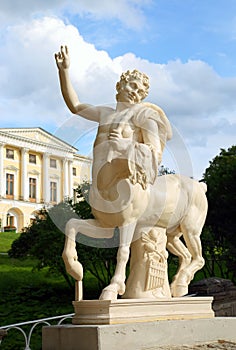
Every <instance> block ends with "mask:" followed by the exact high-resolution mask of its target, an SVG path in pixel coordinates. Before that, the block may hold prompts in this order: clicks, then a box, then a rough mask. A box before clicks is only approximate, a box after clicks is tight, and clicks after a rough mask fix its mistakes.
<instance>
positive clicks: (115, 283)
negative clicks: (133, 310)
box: [99, 222, 136, 300]
mask: <svg viewBox="0 0 236 350" xmlns="http://www.w3.org/2000/svg"><path fill="white" fill-rule="evenodd" d="M135 226H136V222H133V223H131V224H127V225H125V226H122V227H120V245H119V248H118V252H117V264H116V269H115V273H114V276H113V277H112V279H111V283H110V284H109V285H108V286H107V287H106V288H104V289H103V291H102V293H101V295H100V298H99V299H100V300H115V299H117V294H119V295H123V294H124V293H125V279H126V266H127V263H128V260H129V255H130V245H131V242H132V239H133V236H134V230H135Z"/></svg>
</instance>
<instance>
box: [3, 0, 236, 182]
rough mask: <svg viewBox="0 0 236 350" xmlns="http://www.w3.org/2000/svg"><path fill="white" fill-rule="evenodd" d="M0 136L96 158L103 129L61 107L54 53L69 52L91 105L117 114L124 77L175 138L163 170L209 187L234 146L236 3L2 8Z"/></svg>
mask: <svg viewBox="0 0 236 350" xmlns="http://www.w3.org/2000/svg"><path fill="white" fill-rule="evenodd" d="M0 29H1V32H0V74H1V79H0V122H1V123H0V124H1V125H0V127H19V126H22V127H30V126H40V127H42V128H44V129H46V130H47V131H49V132H51V133H54V134H56V135H57V136H59V137H62V138H64V139H66V141H68V142H70V143H72V144H73V145H75V146H76V147H77V148H79V150H80V153H83V154H85V155H90V152H91V147H92V142H93V138H94V133H95V130H96V125H95V124H91V123H87V122H86V121H84V120H82V119H79V118H78V117H73V116H72V115H71V114H70V112H69V111H68V110H67V108H66V107H65V105H64V102H63V100H62V97H61V94H60V89H59V84H58V76H57V69H56V66H55V62H54V58H53V55H54V52H56V51H57V50H58V49H59V47H60V45H61V44H67V45H68V46H69V49H70V55H71V77H72V80H73V84H74V85H75V88H76V91H77V92H78V95H79V97H80V99H81V101H83V102H88V103H93V104H113V103H114V101H115V89H114V87H115V83H116V81H117V80H118V78H119V75H120V74H121V72H122V71H124V70H127V69H133V68H137V69H140V70H141V71H144V72H146V73H147V74H148V75H149V77H150V81H151V88H150V94H149V97H148V98H147V101H150V102H153V103H156V104H158V105H160V106H161V107H162V108H163V109H164V111H165V112H166V114H167V116H168V118H169V120H170V122H171V123H172V125H173V128H174V131H175V133H174V139H173V140H172V141H170V142H169V144H168V145H167V147H166V152H165V155H164V159H163V162H164V164H165V165H166V166H168V167H169V168H171V169H173V168H174V169H175V170H176V172H182V173H185V174H186V175H190V176H194V177H195V178H201V176H202V174H203V172H204V170H205V169H206V167H207V166H208V165H209V161H210V160H212V158H213V157H214V156H216V155H217V154H218V153H219V151H220V148H228V147H230V146H232V145H233V144H235V143H236V142H235V134H236V98H235V97H236V59H235V58H236V45H235V43H236V1H235V0H217V1H213V0H156V1H154V0H153V1H152V0H143V1H140V0H120V1H117V0H110V1H107V0H101V1H96V0H77V1H76V0H73V1H72V0H52V1H50V2H49V1H47V0H41V1H39V0H38V1H37V0H25V1H21V0H11V1H8V2H6V1H5V0H0Z"/></svg>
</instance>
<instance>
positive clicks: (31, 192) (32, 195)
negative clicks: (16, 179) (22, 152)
mask: <svg viewBox="0 0 236 350" xmlns="http://www.w3.org/2000/svg"><path fill="white" fill-rule="evenodd" d="M29 199H30V201H31V202H35V201H36V179H34V178H33V177H30V178H29Z"/></svg>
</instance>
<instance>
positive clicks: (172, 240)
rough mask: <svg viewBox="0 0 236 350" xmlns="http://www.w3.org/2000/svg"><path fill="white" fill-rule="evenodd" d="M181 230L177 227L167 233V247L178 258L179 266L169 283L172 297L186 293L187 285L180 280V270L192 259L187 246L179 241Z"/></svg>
mask: <svg viewBox="0 0 236 350" xmlns="http://www.w3.org/2000/svg"><path fill="white" fill-rule="evenodd" d="M182 234H183V233H182V232H181V231H180V230H179V229H178V230H175V231H174V232H171V233H168V234H167V249H168V250H169V251H170V252H171V253H172V254H174V255H176V256H177V257H178V258H179V267H178V270H177V273H176V274H175V276H174V277H173V280H172V283H171V286H170V288H171V295H172V296H174V297H179V296H183V295H185V294H187V293H188V286H186V283H185V282H183V281H180V279H181V278H180V275H181V274H182V272H181V271H182V270H184V269H186V268H187V267H188V266H189V265H190V263H191V260H192V256H191V254H190V252H189V250H188V249H187V247H186V246H185V245H184V244H183V242H181V240H180V237H181V236H182Z"/></svg>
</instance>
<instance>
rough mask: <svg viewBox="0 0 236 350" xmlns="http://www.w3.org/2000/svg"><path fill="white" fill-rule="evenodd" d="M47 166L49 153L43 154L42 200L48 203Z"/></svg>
mask: <svg viewBox="0 0 236 350" xmlns="http://www.w3.org/2000/svg"><path fill="white" fill-rule="evenodd" d="M48 167H49V154H48V153H44V154H43V201H44V203H49V201H50V186H49V185H50V184H49V176H48Z"/></svg>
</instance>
